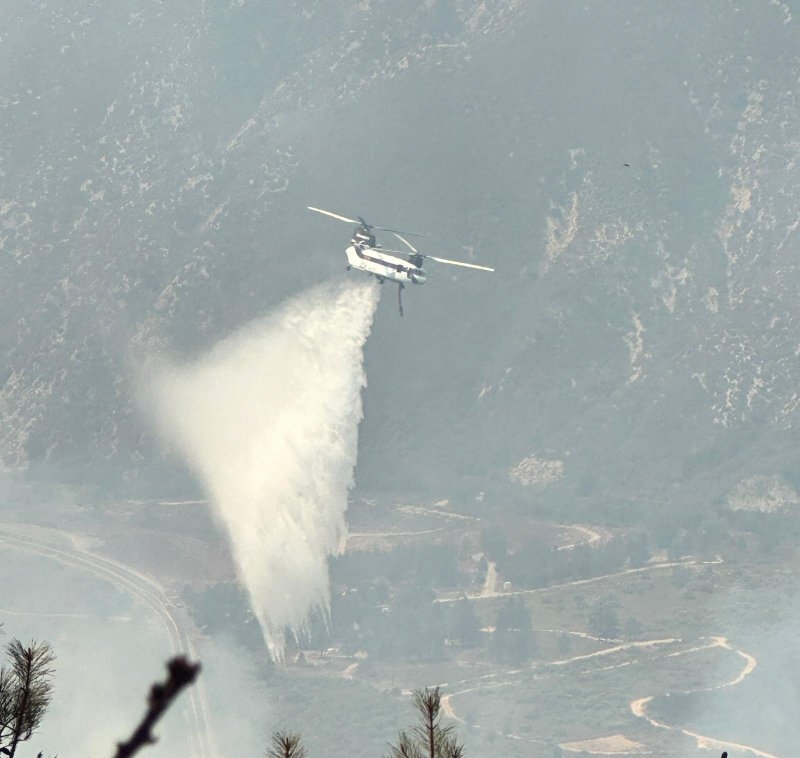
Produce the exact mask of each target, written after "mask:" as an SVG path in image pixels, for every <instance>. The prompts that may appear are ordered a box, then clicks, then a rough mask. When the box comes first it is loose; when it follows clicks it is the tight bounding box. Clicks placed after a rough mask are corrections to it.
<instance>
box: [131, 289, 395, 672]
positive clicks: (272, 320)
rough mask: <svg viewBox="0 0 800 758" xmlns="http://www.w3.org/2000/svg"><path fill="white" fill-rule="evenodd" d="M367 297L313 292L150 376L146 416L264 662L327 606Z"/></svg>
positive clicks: (368, 317)
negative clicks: (210, 529) (213, 514)
mask: <svg viewBox="0 0 800 758" xmlns="http://www.w3.org/2000/svg"><path fill="white" fill-rule="evenodd" d="M378 297H379V288H378V287H377V286H376V283H375V282H371V281H360V280H359V281H355V280H347V281H344V282H333V283H328V284H325V285H321V286H318V287H314V288H312V289H309V290H306V291H304V292H302V293H301V294H299V295H297V296H296V297H293V298H292V299H290V300H288V301H287V302H285V303H284V304H283V305H282V306H280V307H279V308H278V309H277V310H276V311H275V312H274V313H272V314H271V315H269V316H267V317H265V318H263V319H261V320H259V321H256V322H254V323H252V324H250V325H249V326H247V327H245V328H244V329H242V330H241V331H239V332H238V333H236V334H234V335H233V336H231V337H229V338H227V339H224V340H222V341H221V342H220V343H218V344H217V345H216V346H215V347H214V348H213V349H212V350H211V351H210V352H209V353H208V354H207V355H205V356H203V357H200V358H199V359H197V360H195V361H193V362H190V363H186V364H183V365H173V364H170V363H168V362H164V361H163V360H162V361H161V362H160V363H159V365H158V367H156V368H154V369H152V370H151V371H150V380H149V381H148V382H147V385H148V388H149V394H150V396H151V402H150V403H149V405H150V407H151V408H152V409H153V410H155V412H156V418H157V419H158V424H159V427H160V429H161V431H162V433H163V434H164V436H165V437H166V439H167V440H168V441H169V442H171V443H172V444H173V445H175V446H176V447H177V448H178V449H179V450H180V451H181V453H182V455H183V456H184V457H185V459H186V461H187V463H188V464H189V466H190V467H191V468H192V469H193V470H194V471H195V472H196V474H197V475H198V477H199V478H200V479H201V481H202V483H203V485H204V487H205V489H206V491H207V493H208V496H209V498H210V500H211V501H212V502H213V504H214V507H215V509H216V511H217V513H218V515H219V517H220V520H221V522H222V524H223V525H224V526H225V528H226V529H227V532H228V534H229V536H230V542H231V546H232V549H233V554H234V558H235V560H236V565H237V568H238V571H239V576H240V579H241V581H242V583H243V584H244V587H245V588H246V590H247V592H248V593H249V595H250V600H251V602H252V607H253V610H254V612H255V614H256V616H257V617H258V620H259V622H260V623H261V628H262V630H263V632H264V639H265V641H266V643H267V645H268V647H269V649H270V652H271V654H272V655H273V657H274V658H275V659H280V658H282V655H283V648H284V642H285V640H284V630H285V629H286V628H287V627H288V628H290V629H293V630H295V632H298V631H300V630H302V629H303V628H304V625H305V623H306V620H307V618H308V614H309V612H310V611H311V610H312V609H313V608H323V609H327V608H328V605H329V599H330V597H329V581H328V567H327V557H328V556H329V555H330V554H332V553H334V552H336V551H337V550H338V548H339V546H340V544H341V543H342V540H343V538H344V536H345V534H346V523H345V510H346V508H347V495H348V490H349V488H350V487H351V486H352V484H353V469H354V466H355V463H356V452H357V437H358V424H359V421H360V420H361V417H362V408H361V389H362V387H364V386H365V384H366V377H365V375H364V369H363V346H364V342H365V341H366V339H367V336H368V335H369V331H370V328H371V325H372V317H373V314H374V311H375V307H376V304H377V302H378Z"/></svg>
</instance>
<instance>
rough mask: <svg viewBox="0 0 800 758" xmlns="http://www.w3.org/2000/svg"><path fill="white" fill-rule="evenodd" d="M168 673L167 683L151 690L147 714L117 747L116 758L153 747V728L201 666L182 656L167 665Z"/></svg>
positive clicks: (158, 683)
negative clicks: (128, 736) (146, 747)
mask: <svg viewBox="0 0 800 758" xmlns="http://www.w3.org/2000/svg"><path fill="white" fill-rule="evenodd" d="M167 671H168V672H169V676H168V677H167V679H166V681H165V682H163V683H160V682H156V683H155V684H154V685H153V686H152V687H151V688H150V696H149V697H148V703H147V713H145V715H144V718H143V719H142V721H141V723H140V724H139V726H137V727H136V730H135V731H134V732H133V734H132V735H131V737H130V739H129V740H128V741H127V742H120V743H119V744H118V745H117V752H116V753H115V754H114V758H129V756H131V755H135V754H136V753H138V752H139V750H141V748H143V747H145V746H146V745H152V744H153V743H154V742H155V741H156V738H155V737H154V736H153V731H152V730H153V727H154V726H155V725H156V723H157V722H158V720H159V719H160V718H161V717H162V716H163V715H164V713H165V712H166V710H167V709H168V708H169V707H170V705H172V701H173V700H175V698H176V697H177V696H178V695H179V694H180V692H181V690H183V689H184V688H185V687H188V686H189V685H190V684H192V682H194V680H195V679H197V675H198V673H200V664H199V663H190V662H189V661H188V660H187V659H186V658H184V657H183V656H180V657H178V658H173V659H172V660H170V661H169V662H168V663H167Z"/></svg>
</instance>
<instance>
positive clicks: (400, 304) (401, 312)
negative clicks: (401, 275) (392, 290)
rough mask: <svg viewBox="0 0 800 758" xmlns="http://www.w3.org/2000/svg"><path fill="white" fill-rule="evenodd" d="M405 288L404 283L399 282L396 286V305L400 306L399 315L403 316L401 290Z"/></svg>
mask: <svg viewBox="0 0 800 758" xmlns="http://www.w3.org/2000/svg"><path fill="white" fill-rule="evenodd" d="M404 289H405V285H404V284H401V285H400V286H399V287H398V288H397V305H398V306H399V307H400V316H401V318H402V316H403V290H404Z"/></svg>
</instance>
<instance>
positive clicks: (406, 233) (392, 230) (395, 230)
mask: <svg viewBox="0 0 800 758" xmlns="http://www.w3.org/2000/svg"><path fill="white" fill-rule="evenodd" d="M372 228H373V229H377V230H378V231H379V232H391V233H392V234H405V235H406V236H407V237H424V236H425V235H424V234H414V232H398V230H397V229H387V228H386V227H385V226H373V227H372Z"/></svg>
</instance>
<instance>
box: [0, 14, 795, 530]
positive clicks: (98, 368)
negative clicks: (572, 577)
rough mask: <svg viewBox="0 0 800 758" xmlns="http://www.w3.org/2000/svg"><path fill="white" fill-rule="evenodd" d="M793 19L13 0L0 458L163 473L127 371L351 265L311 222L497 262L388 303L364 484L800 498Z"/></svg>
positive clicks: (5, 54) (4, 158) (14, 466)
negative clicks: (524, 473)
mask: <svg viewBox="0 0 800 758" xmlns="http://www.w3.org/2000/svg"><path fill="white" fill-rule="evenodd" d="M797 23H798V19H796V18H795V17H794V16H793V14H792V12H791V9H790V7H789V6H788V5H787V4H784V3H781V2H775V1H772V2H767V0H764V2H760V3H753V4H748V5H746V6H745V7H742V8H740V7H737V6H736V4H734V3H732V2H729V1H728V0H715V2H711V3H706V4H703V5H702V6H697V4H695V3H690V2H678V3H673V4H670V5H669V6H663V5H662V4H657V3H653V2H611V3H605V4H602V5H590V6H588V7H587V6H585V5H584V4H582V3H578V2H571V1H568V2H563V3H558V4H548V3H539V2H510V1H509V2H501V1H500V0H495V1H494V2H489V1H488V0H484V1H483V2H477V0H449V1H448V0H438V1H437V0H427V1H426V2H410V1H408V2H398V3H392V4H383V3H378V2H375V1H373V0H363V1H362V2H351V1H349V0H347V1H346V0H341V1H339V2H325V3H323V2H314V1H313V0H308V1H307V2H291V3H285V4H280V5H276V6H275V7H272V8H269V9H265V8H264V7H263V6H262V5H261V4H259V3H255V2H246V1H245V0H239V1H237V2H231V3H229V4H227V5H225V6H223V5H221V4H212V3H208V2H201V3H187V2H179V3H163V2H160V1H159V0H145V2H143V3H140V4H138V5H137V8H136V10H130V9H127V8H122V7H120V8H117V7H116V6H114V7H112V6H111V5H109V4H108V3H103V2H100V1H99V0H83V1H82V2H78V3H71V4H69V5H66V4H63V3H57V2H56V3H53V2H48V3H42V4H38V5H36V6H25V7H24V8H23V7H22V6H21V5H20V4H13V3H12V4H10V5H9V4H7V5H5V6H4V7H3V8H2V9H0V29H2V31H0V36H1V37H2V48H0V50H1V52H0V56H2V58H1V59H0V60H1V61H2V65H0V71H2V73H1V74H0V114H2V125H3V128H2V131H1V132H0V288H2V292H3V297H2V299H0V323H2V331H0V349H2V354H3V355H4V358H5V360H4V361H3V362H2V365H0V371H2V374H0V379H1V380H2V389H0V417H1V418H2V424H0V457H1V458H2V461H3V465H4V467H5V468H6V469H9V470H20V469H26V468H27V469H29V470H50V468H52V467H56V468H57V469H58V470H59V471H69V472H72V474H73V475H74V472H75V471H77V472H78V476H79V477H82V478H90V479H91V478H99V479H101V480H102V481H104V482H105V483H106V484H108V485H109V486H111V487H117V486H120V483H123V482H127V483H128V485H130V484H131V483H133V484H134V485H136V484H137V483H141V482H143V481H149V480H152V479H153V477H155V478H156V479H158V477H159V476H165V475H166V473H165V472H167V473H168V472H170V471H173V470H174V468H175V462H174V461H172V460H167V461H164V460H163V458H162V452H161V448H160V446H159V445H158V444H157V443H156V442H155V440H154V438H153V437H152V436H151V435H150V432H149V430H148V428H147V425H146V423H145V422H144V420H143V419H142V417H141V414H140V413H139V411H138V409H137V405H136V400H135V394H136V391H135V378H136V365H137V363H138V360H139V359H140V358H141V356H142V355H143V354H152V353H153V352H155V351H159V350H164V349H168V350H170V351H172V352H174V353H178V354H181V355H187V356H188V355H194V354H196V353H197V352H199V351H202V350H203V349H205V348H207V347H208V346H210V345H211V344H212V343H213V342H214V341H215V340H217V339H218V338H220V337H222V336H224V335H226V334H228V333H229V332H230V331H231V330H232V329H233V328H235V327H237V326H239V325H241V324H244V323H246V322H247V321H249V320H250V319H252V318H253V317H255V316H256V315H258V314H260V313H263V312H264V311H265V310H267V309H268V308H270V307H271V306H273V305H274V304H276V303H277V302H279V301H280V300H282V299H283V298H284V297H286V296H288V295H289V294H291V293H293V292H295V291H297V290H299V289H301V288H303V287H305V286H307V285H310V284H313V283H316V282H319V281H321V280H324V279H326V278H329V277H331V276H334V275H339V273H340V271H341V269H342V268H343V257H342V256H341V252H340V248H341V247H342V244H343V242H344V240H345V239H346V236H347V232H348V231H349V230H348V229H347V227H346V226H344V225H337V224H335V223H333V222H330V223H328V222H327V221H325V220H323V219H320V218H310V217H309V216H310V215H311V214H308V213H307V212H306V211H305V210H304V206H305V205H307V204H314V205H321V206H323V207H329V208H332V209H334V210H338V211H340V212H343V213H350V214H355V213H358V214H361V215H364V216H365V217H366V218H368V219H370V220H372V221H373V222H375V223H384V224H389V225H394V226H397V227H400V228H408V229H412V230H414V231H421V232H425V233H426V234H427V235H428V237H427V238H426V240H425V241H424V248H423V249H426V250H429V251H431V252H435V251H439V252H440V253H441V254H443V255H451V256H452V257H463V258H467V259H469V258H474V259H475V260H478V261H481V262H487V263H489V264H492V265H496V266H497V268H498V273H497V275H496V276H494V277H493V278H490V277H484V276H482V275H475V274H474V273H472V272H466V271H465V272H461V271H454V270H442V269H441V268H440V269H439V270H436V271H432V275H431V277H430V281H429V283H428V285H427V286H426V287H424V288H420V289H415V290H414V291H413V292H408V293H407V294H408V297H407V306H406V311H407V314H406V318H405V319H402V320H401V319H399V318H398V317H397V313H396V310H395V308H394V303H393V302H392V298H393V295H394V293H393V292H391V293H389V292H387V293H386V297H385V298H384V300H385V302H384V303H383V304H382V307H381V309H380V312H379V314H378V318H377V320H376V323H375V326H374V331H373V339H372V340H371V342H370V343H369V345H368V351H367V374H368V376H369V380H370V384H369V388H368V389H367V391H366V395H365V407H366V418H365V420H364V422H363V424H362V429H361V447H362V450H361V455H360V463H359V471H358V479H359V482H360V483H362V484H363V486H364V487H366V488H372V489H387V490H395V491H400V490H403V491H408V490H415V491H421V492H427V493H434V492H441V491H445V490H447V491H448V494H449V493H451V492H452V491H453V490H455V494H456V495H459V494H460V495H461V496H463V497H473V496H474V495H475V494H477V493H478V492H479V491H483V490H484V489H486V488H487V487H490V488H491V486H495V487H496V488H497V487H499V488H502V487H505V486H509V479H508V475H509V471H511V470H512V469H515V467H518V466H519V464H521V463H524V462H525V461H526V460H530V459H533V460H534V461H536V460H540V461H545V462H549V465H550V468H549V469H546V470H547V471H558V472H559V475H558V477H553V476H550V475H549V474H548V475H547V476H545V479H546V481H545V482H537V481H530V482H528V483H529V486H530V487H532V488H533V489H534V490H535V491H536V492H537V493H538V494H537V496H539V495H540V496H541V497H542V498H544V499H545V500H547V499H548V498H550V499H551V500H552V503H553V504H554V507H555V505H556V504H558V503H561V502H563V501H564V500H565V499H569V500H570V501H575V502H577V503H578V506H577V507H578V509H579V510H580V509H584V510H587V511H591V510H594V509H597V508H600V507H603V508H605V509H606V510H607V511H608V513H607V515H609V514H610V515H611V516H612V517H615V518H625V517H626V516H628V515H630V514H631V512H632V511H635V509H636V508H638V507H640V504H641V502H642V501H644V500H646V501H647V502H648V503H649V504H650V507H653V508H660V507H664V508H671V507H674V506H675V504H676V503H678V504H680V505H681V506H683V505H685V506H688V507H692V508H694V507H696V506H704V505H707V504H708V503H710V502H714V501H715V500H718V501H721V500H722V499H723V498H725V497H727V496H728V494H729V493H730V492H731V490H732V489H733V488H734V487H735V486H736V484H737V482H739V481H740V480H742V479H743V478H746V477H748V476H750V477H752V476H767V477H776V476H777V477H781V478H782V479H781V481H785V482H786V486H788V487H790V488H795V487H796V486H797V484H798V481H799V480H800V477H798V472H797V468H796V462H795V460H794V456H793V455H792V454H791V452H790V450H791V446H792V444H793V443H795V442H796V439H797V432H796V429H795V427H796V418H797V413H798V407H800V399H798V394H797V378H798V369H799V368H800V365H799V361H800V330H799V329H798V319H797V315H796V308H795V307H794V296H795V293H796V291H797V289H798V266H797V256H796V251H797V228H798V224H800V203H799V202H798V195H797V189H796V186H797V184H798V178H799V177H800V168H799V167H798V165H797V155H798V146H799V145H800V127H798V124H799V123H800V119H799V118H798V116H800V113H798V110H800V108H799V106H798V103H797V99H796V93H795V90H796V84H797V79H798V71H799V70H800V64H798V52H800V51H799V50H798V42H797V34H796V25H797ZM432 267H433V264H431V268H432ZM390 294H391V295H392V297H391V298H390V296H389V295H390ZM387 460H391V461H392V462H393V465H392V466H391V467H389V468H388V469H387V467H386V466H385V465H384V464H385V461H387ZM529 478H530V477H529ZM533 479H534V480H535V476H534V477H533ZM517 481H518V483H523V484H524V483H526V482H523V481H522V479H520V478H518V479H517ZM123 486H127V485H123ZM581 504H582V505H581Z"/></svg>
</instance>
